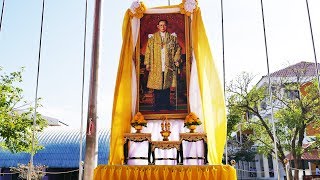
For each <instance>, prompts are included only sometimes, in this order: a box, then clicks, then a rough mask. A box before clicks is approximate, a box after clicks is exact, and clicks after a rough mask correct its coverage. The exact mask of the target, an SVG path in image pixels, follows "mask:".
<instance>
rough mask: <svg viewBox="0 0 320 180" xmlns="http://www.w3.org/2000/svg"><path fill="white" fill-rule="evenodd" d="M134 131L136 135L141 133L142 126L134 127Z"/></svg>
mask: <svg viewBox="0 0 320 180" xmlns="http://www.w3.org/2000/svg"><path fill="white" fill-rule="evenodd" d="M134 129H135V130H136V133H141V130H142V126H141V125H135V126H134Z"/></svg>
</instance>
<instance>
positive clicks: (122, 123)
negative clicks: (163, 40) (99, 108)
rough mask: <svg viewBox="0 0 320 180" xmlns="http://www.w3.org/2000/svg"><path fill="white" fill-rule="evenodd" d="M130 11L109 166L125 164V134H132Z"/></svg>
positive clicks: (116, 92)
mask: <svg viewBox="0 0 320 180" xmlns="http://www.w3.org/2000/svg"><path fill="white" fill-rule="evenodd" d="M129 11H130V10H127V12H126V15H125V17H124V20H123V26H122V38H123V43H122V48H121V55H120V62H119V67H118V74H117V81H116V87H115V93H114V99H113V111H112V125H111V141H110V154H109V165H114V164H122V162H123V159H124V156H123V144H124V143H123V134H124V133H129V132H130V120H131V118H132V117H131V116H132V115H131V106H132V103H131V102H132V94H131V91H130V89H131V78H132V56H133V40H132V29H131V17H130V15H129Z"/></svg>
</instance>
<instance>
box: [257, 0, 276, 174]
mask: <svg viewBox="0 0 320 180" xmlns="http://www.w3.org/2000/svg"><path fill="white" fill-rule="evenodd" d="M260 2H261V14H262V23H263V33H264V45H265V50H266V60H267V70H268V80H269V101H270V107H271V123H272V133H273V142H274V154H275V158H276V171H277V172H278V173H277V174H278V180H280V173H279V160H278V149H277V137H276V128H275V124H274V119H273V103H272V88H271V77H270V71H269V58H268V46H267V36H266V28H265V22H264V12H263V0H261V1H260Z"/></svg>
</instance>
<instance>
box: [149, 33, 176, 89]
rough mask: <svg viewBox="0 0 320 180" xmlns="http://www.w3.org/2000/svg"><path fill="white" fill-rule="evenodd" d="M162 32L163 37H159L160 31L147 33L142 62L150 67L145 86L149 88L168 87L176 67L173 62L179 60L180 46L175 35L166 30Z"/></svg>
mask: <svg viewBox="0 0 320 180" xmlns="http://www.w3.org/2000/svg"><path fill="white" fill-rule="evenodd" d="M164 34H165V35H164V37H161V35H160V32H156V33H154V34H149V39H148V43H147V47H146V53H145V60H144V64H145V65H146V66H147V65H148V66H149V67H150V71H149V77H148V83H147V87H148V88H151V89H157V90H163V89H167V88H170V86H171V85H172V81H173V75H174V71H175V68H176V67H175V63H176V62H179V60H180V51H181V47H180V46H179V44H178V41H177V35H176V34H175V33H172V34H169V33H168V32H164ZM163 50H164V52H163ZM163 55H164V57H163ZM162 58H164V63H163V62H162ZM163 64H164V67H163Z"/></svg>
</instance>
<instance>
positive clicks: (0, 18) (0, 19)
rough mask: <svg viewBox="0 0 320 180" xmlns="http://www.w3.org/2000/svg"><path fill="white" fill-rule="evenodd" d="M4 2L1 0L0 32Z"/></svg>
mask: <svg viewBox="0 0 320 180" xmlns="http://www.w3.org/2000/svg"><path fill="white" fill-rule="evenodd" d="M4 2H5V0H2V8H1V17H0V32H1V27H2V17H3V11H4Z"/></svg>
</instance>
